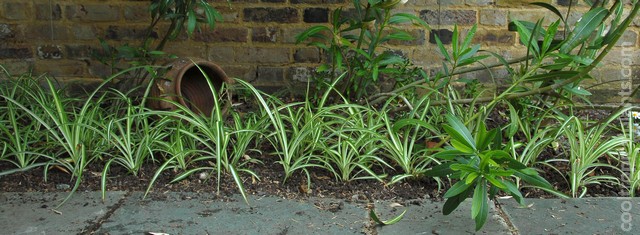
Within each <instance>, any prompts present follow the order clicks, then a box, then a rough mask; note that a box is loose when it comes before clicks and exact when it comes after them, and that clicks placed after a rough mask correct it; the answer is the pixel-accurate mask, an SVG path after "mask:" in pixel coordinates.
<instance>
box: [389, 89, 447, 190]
mask: <svg viewBox="0 0 640 235" xmlns="http://www.w3.org/2000/svg"><path fill="white" fill-rule="evenodd" d="M428 111H429V98H428V96H424V97H423V98H422V99H420V100H419V101H418V102H417V103H416V105H415V107H414V109H413V110H412V111H411V112H410V113H409V115H408V116H407V117H405V118H402V119H399V120H397V121H395V122H393V121H392V120H391V118H390V117H389V116H388V115H382V122H383V123H384V126H385V131H386V133H385V134H386V136H387V138H383V139H382V145H383V146H384V151H385V153H384V154H385V155H386V156H387V158H388V159H389V160H390V161H391V162H393V163H394V164H395V165H397V166H399V167H400V168H401V170H402V172H403V173H402V174H400V175H395V176H393V177H392V178H391V181H390V182H389V184H393V183H396V182H399V181H401V180H403V179H406V178H411V177H418V176H420V175H421V174H422V173H423V172H424V171H425V170H426V169H427V168H428V167H429V164H430V163H431V162H432V161H433V158H432V157H431V156H429V151H430V150H429V148H427V147H426V145H425V144H420V143H419V142H420V140H424V139H428V138H431V136H437V135H436V134H437V133H439V132H438V130H436V129H435V128H434V127H433V126H432V125H431V124H429V123H427V122H426V121H425V120H427V119H428V118H427V113H428Z"/></svg>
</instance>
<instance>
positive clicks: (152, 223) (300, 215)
mask: <svg viewBox="0 0 640 235" xmlns="http://www.w3.org/2000/svg"><path fill="white" fill-rule="evenodd" d="M141 197H142V194H141V193H134V194H132V195H131V196H130V197H128V198H127V200H126V201H125V202H124V203H123V204H122V205H121V207H120V208H119V209H118V210H117V211H115V212H114V213H113V214H112V215H111V216H110V217H109V218H108V219H106V220H105V221H104V223H103V224H102V226H101V228H100V229H99V230H98V231H97V234H105V233H108V234H112V235H113V234H149V233H150V232H154V233H168V234H172V235H173V234H361V233H362V232H363V229H365V227H366V225H367V224H368V222H369V219H368V217H367V213H366V210H365V209H364V205H358V204H349V203H344V202H343V201H341V200H337V199H317V198H316V199H314V198H311V199H308V200H304V201H296V200H286V199H282V198H278V197H273V196H265V197H258V196H250V197H249V203H250V204H249V205H247V204H246V203H245V202H244V200H242V198H241V197H240V196H234V197H232V198H230V199H229V198H227V199H220V198H215V197H214V196H213V195H212V194H211V193H176V192H169V193H165V194H161V195H153V196H151V197H150V198H147V199H144V200H142V199H141Z"/></svg>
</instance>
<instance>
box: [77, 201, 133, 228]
mask: <svg viewBox="0 0 640 235" xmlns="http://www.w3.org/2000/svg"><path fill="white" fill-rule="evenodd" d="M131 194H132V192H131V191H127V193H125V194H124V195H123V196H122V198H120V200H118V202H116V203H115V204H114V205H113V206H111V207H110V208H109V210H108V211H107V213H105V214H104V215H103V216H102V217H100V218H98V219H96V220H95V222H93V223H91V224H89V225H87V227H85V228H84V229H82V232H80V233H78V234H94V233H95V232H97V231H98V229H100V228H101V227H102V224H103V223H104V222H105V221H107V220H108V219H109V218H111V216H112V215H113V214H114V213H115V212H116V211H117V210H118V209H120V207H122V205H123V204H124V202H125V201H126V200H127V199H128V198H129V196H131Z"/></svg>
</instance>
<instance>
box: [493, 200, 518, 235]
mask: <svg viewBox="0 0 640 235" xmlns="http://www.w3.org/2000/svg"><path fill="white" fill-rule="evenodd" d="M493 205H495V208H496V212H498V216H500V218H502V220H503V221H504V223H505V224H506V225H507V228H508V229H509V232H511V234H512V235H519V234H520V233H519V232H518V228H516V226H515V225H514V224H513V222H511V219H510V218H509V216H508V215H507V213H506V212H504V210H502V205H501V204H500V203H499V202H497V201H494V202H493Z"/></svg>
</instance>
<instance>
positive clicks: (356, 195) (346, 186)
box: [0, 155, 623, 202]
mask: <svg viewBox="0 0 640 235" xmlns="http://www.w3.org/2000/svg"><path fill="white" fill-rule="evenodd" d="M260 160H262V161H263V163H262V164H252V165H251V166H250V167H251V169H253V170H254V171H255V172H256V173H257V175H258V176H260V179H259V180H258V179H256V178H253V177H249V176H245V177H243V181H244V186H245V189H246V191H247V193H248V194H252V195H277V196H280V197H283V198H288V199H299V198H307V197H330V198H340V199H345V200H347V201H358V202H363V201H364V202H366V201H371V200H382V199H385V200H386V199H394V200H399V201H413V200H415V199H432V200H442V195H443V194H444V192H445V191H446V189H448V188H449V187H450V184H449V182H444V183H441V184H440V185H438V182H437V181H435V180H434V179H432V178H425V179H413V180H407V181H405V182H401V183H396V184H393V185H388V186H385V185H384V184H383V183H381V182H378V181H375V180H356V181H353V182H346V183H345V182H336V181H335V180H334V178H333V176H332V175H330V174H329V173H327V172H325V171H323V170H312V171H311V174H310V175H311V189H310V190H309V189H307V182H306V175H304V174H303V173H301V172H300V173H298V174H296V175H294V176H292V177H291V178H290V179H288V180H287V182H286V183H284V184H283V183H282V180H283V178H284V174H282V170H281V167H280V165H279V164H278V163H276V162H275V160H276V159H275V157H270V156H267V155H265V156H261V157H260ZM156 167H157V166H154V164H146V165H145V167H143V168H142V170H141V171H140V173H139V175H138V176H133V175H132V174H130V173H128V172H126V171H125V170H124V169H123V168H121V167H118V166H112V169H111V170H110V172H109V177H108V181H107V189H108V190H110V191H116V190H118V191H145V190H146V189H147V186H148V185H149V182H150V179H151V177H152V176H153V174H154V173H155V170H156ZM557 167H559V168H560V169H561V170H562V169H564V168H565V167H566V166H562V165H558V166H557ZM10 168H11V166H10V165H8V164H7V163H0V171H3V170H6V169H10ZM539 168H540V170H542V175H543V177H545V178H546V179H547V180H549V181H550V182H551V183H552V184H553V185H554V187H556V188H559V189H568V188H569V185H568V183H567V181H566V180H565V179H564V178H563V176H561V175H560V174H559V173H557V172H555V171H553V170H551V169H549V168H548V167H545V166H543V165H541V166H539ZM101 172H102V166H99V164H91V165H90V167H89V168H88V169H86V171H85V173H84V175H83V180H82V183H81V185H80V188H79V191H98V190H100V179H101ZM563 172H566V171H563ZM596 172H597V173H599V174H604V173H607V174H613V175H616V172H611V171H610V172H605V171H603V170H598V171H596ZM178 173H179V172H173V171H170V170H169V171H165V172H163V173H162V174H161V176H160V177H159V179H158V180H157V181H156V183H155V184H154V185H153V187H152V189H151V190H152V192H155V193H157V192H159V193H162V192H166V191H179V192H200V193H216V192H218V191H217V187H216V184H217V180H216V179H215V176H207V177H205V179H201V178H200V177H201V176H200V175H199V174H194V175H192V176H190V177H188V178H187V179H185V180H182V181H179V182H176V183H173V184H170V183H169V182H170V181H171V180H172V179H173V178H174V177H175V176H177V175H178ZM214 174H215V173H214ZM392 174H393V173H392ZM616 176H617V177H620V175H619V173H617V175H616ZM74 183H75V181H73V180H72V179H71V177H70V175H69V174H68V173H66V172H64V171H61V170H58V169H56V168H52V169H50V170H49V173H48V176H47V181H46V182H45V181H44V174H43V169H42V168H39V169H34V170H30V171H27V172H20V173H15V174H11V175H7V176H2V177H0V191H3V192H34V191H36V192H65V191H70V188H69V187H73V185H74ZM439 186H440V188H439ZM622 191H623V189H622V188H621V187H620V186H617V185H594V186H592V187H589V191H588V194H587V196H589V197H604V196H612V197H615V196H619V192H622ZM238 192H239V191H238V189H237V186H236V185H235V183H234V182H233V180H232V178H231V177H230V176H229V175H224V176H223V177H222V179H221V184H220V191H219V193H220V195H221V196H229V195H231V194H236V193H238ZM522 192H523V194H524V195H525V196H526V197H528V198H553V197H554V196H553V195H550V194H548V193H546V192H543V191H541V190H536V189H531V188H524V189H523V190H522ZM564 192H565V193H568V191H566V190H564Z"/></svg>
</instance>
